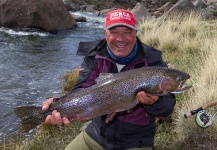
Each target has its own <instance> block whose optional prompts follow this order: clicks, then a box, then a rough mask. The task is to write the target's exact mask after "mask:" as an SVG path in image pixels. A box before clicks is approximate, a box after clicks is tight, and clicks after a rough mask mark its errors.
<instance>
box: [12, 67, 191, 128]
mask: <svg viewBox="0 0 217 150" xmlns="http://www.w3.org/2000/svg"><path fill="white" fill-rule="evenodd" d="M189 78H190V76H189V74H187V73H185V72H183V71H180V70H177V69H171V68H162V67H143V68H139V69H134V70H129V71H125V72H121V73H116V74H102V75H100V76H99V77H98V78H97V79H96V82H97V84H95V85H93V86H91V87H89V88H86V89H83V90H80V91H78V92H76V93H73V94H69V95H66V96H62V97H60V100H58V101H57V102H54V103H52V104H51V106H50V108H49V110H47V111H44V112H43V111H42V110H41V107H40V106H18V107H16V108H14V111H15V113H16V114H17V116H18V117H20V118H21V127H20V129H21V131H23V132H26V131H29V130H30V129H33V128H34V127H36V126H37V125H39V124H40V123H41V122H44V120H45V118H46V116H47V115H49V114H51V112H52V111H53V110H57V111H58V112H60V114H61V115H62V116H63V117H66V118H68V119H69V120H70V121H73V120H88V119H92V118H95V117H98V116H102V115H107V114H112V113H115V112H120V111H126V110H129V109H131V108H133V107H134V106H135V105H137V103H138V100H136V97H135V96H136V94H137V93H138V92H139V91H145V92H146V93H148V94H156V95H165V94H168V93H173V92H178V93H179V92H182V91H184V90H187V89H189V88H190V87H191V86H184V82H185V81H186V80H187V79H189Z"/></svg>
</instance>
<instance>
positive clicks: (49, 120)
mask: <svg viewBox="0 0 217 150" xmlns="http://www.w3.org/2000/svg"><path fill="white" fill-rule="evenodd" d="M53 101H54V98H49V99H47V100H46V101H44V102H43V103H42V111H46V110H47V109H48V108H49V106H50V104H51V103H53ZM45 124H47V125H50V124H51V125H57V126H62V125H66V126H68V125H69V124H70V121H69V120H68V119H67V118H66V117H63V118H62V117H61V114H60V113H59V112H58V111H56V110H53V112H52V114H51V115H48V116H47V117H46V119H45Z"/></svg>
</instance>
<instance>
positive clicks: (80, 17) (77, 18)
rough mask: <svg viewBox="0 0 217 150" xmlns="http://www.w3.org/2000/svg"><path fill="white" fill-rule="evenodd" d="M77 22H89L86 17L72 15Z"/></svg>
mask: <svg viewBox="0 0 217 150" xmlns="http://www.w3.org/2000/svg"><path fill="white" fill-rule="evenodd" d="M71 15H72V17H73V18H74V19H75V21H76V22H87V19H86V18H85V17H84V16H79V15H74V14H71Z"/></svg>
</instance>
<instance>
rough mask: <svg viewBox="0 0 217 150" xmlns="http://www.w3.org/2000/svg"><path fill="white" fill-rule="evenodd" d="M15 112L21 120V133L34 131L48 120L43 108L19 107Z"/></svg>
mask: <svg viewBox="0 0 217 150" xmlns="http://www.w3.org/2000/svg"><path fill="white" fill-rule="evenodd" d="M14 111H15V113H16V115H17V116H18V117H19V118H20V119H21V125H20V132H28V131H29V130H31V129H34V128H35V127H37V126H38V125H39V124H41V122H43V121H44V120H45V118H46V113H45V112H42V110H41V106H18V107H16V108H14Z"/></svg>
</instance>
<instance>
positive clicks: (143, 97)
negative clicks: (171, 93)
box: [136, 91, 159, 105]
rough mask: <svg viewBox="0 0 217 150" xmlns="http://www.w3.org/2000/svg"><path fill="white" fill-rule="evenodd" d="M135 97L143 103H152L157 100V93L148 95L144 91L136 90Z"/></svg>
mask: <svg viewBox="0 0 217 150" xmlns="http://www.w3.org/2000/svg"><path fill="white" fill-rule="evenodd" d="M136 98H137V99H138V101H139V102H140V103H142V104H145V105H152V104H154V103H155V102H156V101H158V98H159V97H158V96H157V95H148V94H146V93H145V92H144V91H141V92H138V93H137V95H136Z"/></svg>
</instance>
